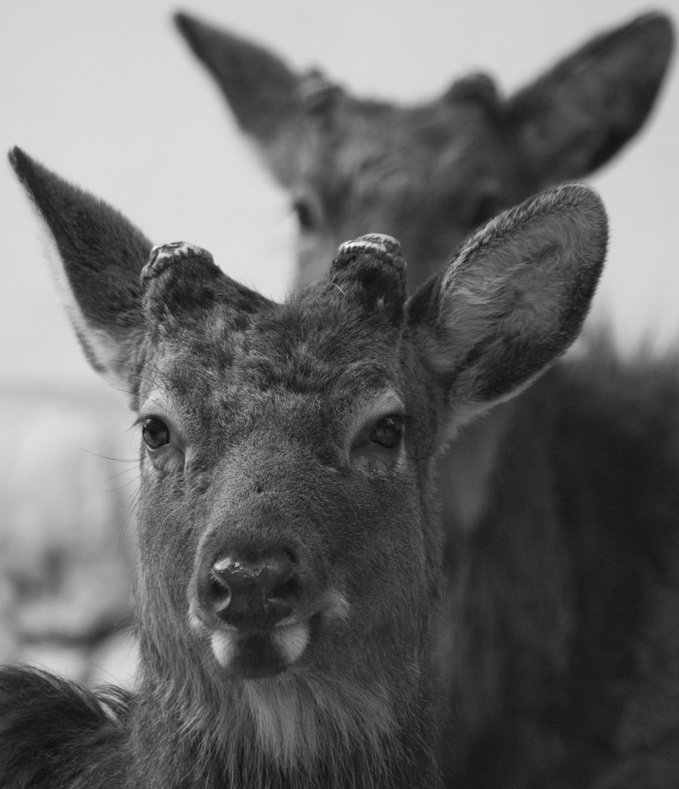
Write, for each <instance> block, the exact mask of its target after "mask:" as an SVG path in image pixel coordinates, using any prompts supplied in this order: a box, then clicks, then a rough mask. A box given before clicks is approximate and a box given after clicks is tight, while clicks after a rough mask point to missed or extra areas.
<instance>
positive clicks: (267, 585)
mask: <svg viewBox="0 0 679 789" xmlns="http://www.w3.org/2000/svg"><path fill="white" fill-rule="evenodd" d="M298 593H299V581H298V579H297V577H296V575H295V567H294V564H293V562H292V559H291V558H290V556H289V555H288V554H287V552H285V551H280V552H275V553H271V554H266V555H259V556H257V557H256V558H249V557H248V558H244V557H242V556H240V555H239V554H237V553H235V552H232V553H229V554H226V555H224V556H222V557H220V558H219V559H218V560H217V561H216V562H214V564H213V565H212V568H211V571H210V574H209V582H208V584H207V595H208V598H209V607H210V608H211V610H212V612H213V613H214V614H216V615H217V616H218V617H219V618H220V619H222V620H223V621H224V622H227V623H228V624H232V625H234V626H236V627H245V628H247V627H253V628H257V627H269V626H272V625H274V624H275V623H276V622H278V621H279V620H281V619H283V618H284V617H286V616H288V615H289V614H290V613H292V610H293V608H294V602H295V599H296V596H297V594H298Z"/></svg>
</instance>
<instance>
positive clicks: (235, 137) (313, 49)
mask: <svg viewBox="0 0 679 789" xmlns="http://www.w3.org/2000/svg"><path fill="white" fill-rule="evenodd" d="M652 9H657V10H664V11H666V12H668V13H669V14H670V15H672V13H673V11H675V10H676V12H677V13H676V16H675V22H676V21H677V20H679V8H678V7H677V6H676V3H675V2H674V0H672V2H669V0H664V1H663V0H659V2H657V3H655V4H654V5H653V6H650V7H649V6H645V5H642V4H640V3H639V2H638V1H637V0H597V1H596V2H592V0H550V2H547V3H545V2H539V1H538V0H504V2H491V1H490V0H344V2H342V3H341V4H338V3H332V4H331V3H325V2H318V0H279V1H278V2H275V3H274V2H271V0H268V1H267V0H234V1H232V2H224V1H223V0H187V1H186V3H185V4H184V5H177V4H176V3H175V2H168V0H145V2H144V3H139V2H136V1H135V0H97V2H96V3H93V2H89V1H88V0H59V2H54V0H2V4H1V5H0V149H2V150H3V151H6V150H8V149H9V148H10V147H11V146H12V145H15V144H18V145H20V146H21V147H22V148H24V149H25V150H26V151H27V152H28V153H29V154H31V155H32V156H34V157H36V158H38V159H40V160H42V161H43V162H44V163H45V164H47V165H48V166H49V167H50V168H51V169H53V170H55V171H57V172H58V173H60V174H62V175H64V176H65V177H67V178H68V179H69V180H72V181H74V182H76V183H78V184H79V185H81V186H83V187H85V188H87V189H88V190H91V191H93V192H94V193H96V194H97V195H98V196H100V197H102V198H104V199H105V200H106V201H107V202H109V203H111V204H113V205H114V206H116V207H118V208H120V209H121V210H122V211H123V212H124V213H125V214H126V215H127V216H128V217H129V218H130V219H132V220H133V221H134V222H135V223H136V224H138V225H139V226H140V227H141V228H142V229H143V230H144V232H145V233H146V234H147V235H148V236H149V237H150V238H151V240H152V241H154V243H160V242H166V241H171V240H176V239H185V240H188V241H192V242H194V243H197V244H199V245H201V246H204V247H206V248H208V249H210V250H211V251H212V252H213V254H214V256H215V259H216V260H217V262H218V263H219V264H220V265H221V266H222V267H223V268H224V269H225V270H226V271H227V272H228V273H229V274H230V275H231V276H233V277H234V278H236V279H239V280H241V281H242V282H244V283H246V284H248V285H250V286H253V287H255V288H257V289H258V290H260V291H262V292H263V293H264V294H265V295H267V296H271V297H274V298H275V297H281V296H282V294H283V293H284V291H285V289H286V287H287V286H288V285H289V283H290V282H291V277H292V270H293V256H294V233H295V222H294V217H293V215H292V211H291V208H290V206H289V201H288V198H287V196H286V195H285V194H284V193H283V192H282V191H281V190H279V189H278V188H277V187H276V186H275V184H274V183H273V181H272V180H271V179H270V177H269V176H268V175H267V174H266V173H265V171H264V168H263V167H261V166H260V164H259V162H258V161H257V158H256V156H255V154H254V152H253V151H252V150H251V149H250V147H249V145H248V143H247V142H246V141H245V139H244V138H243V137H242V136H241V135H240V133H239V132H238V130H237V128H236V126H235V123H234V121H233V119H232V117H231V116H230V114H229V112H228V111H227V108H226V105H225V103H224V102H223V101H222V99H221V96H220V95H219V94H218V92H217V89H216V87H215V86H214V85H213V82H212V81H211V80H210V79H209V78H208V76H207V74H206V73H205V71H204V69H203V68H202V67H201V66H200V65H199V63H198V62H197V61H196V60H195V58H194V57H193V56H192V55H191V54H190V52H189V51H188V48H187V46H186V44H185V43H184V42H183V40H181V39H180V36H179V34H178V33H177V32H176V31H175V28H174V25H173V24H172V20H171V16H172V13H173V12H175V11H177V10H186V11H188V12H190V13H192V14H195V15H197V16H201V17H203V18H205V19H206V20H208V21H211V22H214V23H216V24H218V25H220V26H223V27H225V28H228V29H231V30H234V31H235V32H239V33H241V34H243V35H245V36H246V37H249V38H252V39H254V40H256V41H259V42H261V43H263V44H265V45H269V46H270V47H271V48H272V49H273V50H274V51H275V52H277V53H278V54H280V55H282V56H283V57H285V58H286V59H287V60H288V62H289V63H290V65H292V66H293V67H296V68H299V69H302V68H307V67H310V66H313V65H320V66H322V67H323V69H324V71H325V72H326V73H327V74H328V75H329V76H330V77H332V78H333V79H334V80H335V81H337V82H338V83H340V84H342V85H344V86H346V87H347V88H350V89H351V90H352V91H353V92H354V93H356V94H360V95H364V96H370V95H372V96H375V97H378V98H385V99H393V100H398V101H402V102H415V101H418V100H421V99H425V98H430V97H432V96H435V95H437V94H438V93H440V92H441V91H442V90H443V89H444V88H445V87H446V86H447V85H448V84H449V83H450V81H451V80H452V79H453V78H454V77H460V76H463V75H465V74H466V73H469V72H471V71H478V70H483V71H486V72H488V73H489V74H491V75H492V76H494V77H495V78H496V80H497V82H498V84H499V87H500V89H501V90H502V92H503V93H504V94H508V93H511V92H513V91H514V90H516V89H518V88H519V87H521V86H522V85H523V84H525V83H526V82H528V81H530V80H532V79H533V78H534V77H536V76H537V75H538V74H539V73H541V72H542V71H544V70H545V69H546V68H547V67H548V66H550V65H551V64H552V63H553V62H554V61H555V60H556V59H557V58H560V57H561V56H563V55H566V54H568V53H569V52H571V51H572V50H574V49H575V48H577V47H578V46H580V45H581V44H582V43H584V42H585V41H586V40H587V39H589V38H590V37H592V36H593V35H595V34H597V33H599V32H602V31H604V30H607V29H610V28H612V27H615V26H618V25H620V24H622V23H623V22H626V21H629V19H631V18H632V17H634V16H636V15H638V14H640V13H643V12H644V11H647V10H652ZM678 81H679V80H678V77H677V72H676V68H675V67H674V66H673V67H672V70H671V72H670V75H669V78H668V80H667V81H666V83H665V86H664V89H663V91H662V93H661V96H660V98H659V100H658V102H657V105H656V108H655V110H654V113H653V115H652V117H651V119H650V121H649V122H648V123H647V125H646V126H645V127H644V129H643V131H642V132H641V133H640V134H639V135H638V136H637V137H635V138H634V140H633V142H632V143H631V144H630V145H628V146H627V148H626V149H625V150H624V151H623V152H622V153H621V154H619V155H618V156H617V157H616V158H615V160H614V162H613V164H611V165H610V166H608V167H607V168H606V169H605V170H603V171H602V172H601V173H599V174H597V175H596V177H595V178H593V179H592V183H593V184H594V185H595V186H596V187H597V188H598V189H599V191H600V193H601V195H602V197H603V199H604V202H605V203H606V206H607V209H608V211H609V214H610V219H611V245H610V252H609V257H608V268H607V271H606V273H605V276H604V280H603V284H602V286H601V288H600V292H599V294H598V296H597V299H596V306H595V311H594V312H595V314H594V319H595V320H598V321H602V320H605V321H607V322H609V323H610V324H611V325H612V327H613V330H614V334H615V336H616V337H617V338H618V340H619V343H620V345H621V347H623V348H624V349H631V348H633V347H635V346H637V345H638V344H639V343H640V342H642V341H647V342H649V343H650V344H651V345H652V346H653V347H655V348H665V347H667V346H668V345H670V344H671V343H676V340H677V338H679V309H678V308H677V297H678V296H679V260H678V255H677V242H676V224H677V222H678V221H679V177H678V176H679V145H677V142H676V139H677V128H679V84H678ZM672 129H674V131H672ZM375 229H376V230H379V228H375ZM0 232H1V237H2V240H3V254H2V262H1V263H0V455H2V462H1V463H0V474H2V476H3V482H2V485H1V486H0V488H1V490H0V659H2V658H6V657H8V656H9V657H19V658H21V659H34V660H36V661H37V662H44V663H47V664H49V665H53V666H54V667H56V668H57V669H58V670H63V671H65V672H66V673H69V674H71V675H73V676H79V677H81V678H85V679H87V680H88V681H89V680H90V679H92V675H91V674H86V673H84V670H83V668H82V660H81V658H82V650H81V643H82V638H83V635H82V633H81V629H82V622H80V623H77V622H73V623H71V624H72V630H69V629H68V628H69V626H70V625H69V623H70V619H69V617H70V618H71V619H73V611H74V610H81V611H82V609H83V607H84V608H85V609H86V610H87V611H88V616H89V617H90V619H89V620H88V622H89V625H88V627H89V628H90V629H89V630H88V631H87V633H86V634H85V638H86V639H89V641H88V643H91V645H92V649H93V650H94V649H95V646H96V650H98V651H93V652H91V653H90V654H88V657H87V660H88V666H90V668H91V667H92V666H96V667H98V669H99V670H100V671H99V674H98V675H96V676H95V677H94V678H95V679H99V678H101V676H103V678H104V679H116V680H118V679H121V676H120V672H121V671H122V673H123V674H124V673H125V672H126V671H128V666H129V665H132V664H133V661H134V655H133V651H131V649H132V648H131V647H130V646H129V643H128V642H123V641H122V640H121V638H120V637H119V636H118V635H117V633H116V632H115V631H116V627H115V625H116V624H118V623H119V622H122V623H123V624H125V623H126V621H127V619H126V617H127V614H126V610H127V608H126V606H127V597H128V588H129V579H128V578H127V577H125V576H124V575H122V574H121V573H120V572H119V570H118V569H117V568H118V566H119V563H120V561H121V560H123V562H124V560H125V557H126V556H128V554H129V550H130V546H129V536H130V532H131V531H132V524H133V517H132V511H133V505H134V491H135V479H136V464H135V460H134V458H135V454H136V448H135V439H134V437H133V436H132V435H131V434H130V432H129V431H128V430H127V425H128V424H129V422H131V417H128V415H127V412H126V410H125V404H124V402H123V399H122V398H121V397H118V396H116V393H112V392H109V391H108V390H107V388H106V386H105V384H104V383H102V382H101V381H99V380H98V378H97V376H96V375H95V374H94V373H93V372H91V371H90V370H89V368H88V366H87V364H86V363H85V361H84V360H83V358H82V357H81V355H80V350H79V348H78V346H77V343H76V342H74V340H73V337H72V335H71V330H70V327H69V326H68V324H67V321H66V318H65V316H64V314H63V313H62V308H61V306H60V305H59V303H58V299H57V293H56V289H55V287H54V285H53V283H52V281H51V280H50V276H49V271H48V268H47V266H46V264H45V262H44V259H43V249H42V243H41V238H40V231H39V226H38V223H37V221H36V219H35V217H34V216H33V214H32V211H31V209H30V207H29V205H28V203H27V200H26V199H25V197H24V195H23V192H22V190H21V189H20V187H19V186H18V184H17V182H16V180H15V178H14V176H13V174H12V172H11V169H10V167H9V164H7V163H6V162H5V164H2V165H0ZM27 439H29V440H27ZM19 447H20V450H19ZM55 469H61V470H62V471H63V475H59V474H57V473H55ZM93 487H94V489H95V490H96V491H97V493H98V494H99V501H100V502H104V503H103V504H102V505H101V506H99V507H97V508H95V510H94V511H92V512H89V511H86V510H84V509H83V507H85V502H86V501H88V493H87V491H88V490H92V488H93ZM29 505H30V506H29ZM88 506H89V505H88ZM45 512H49V514H50V518H49V522H48V521H46V519H45ZM112 518H113V519H114V520H115V521H116V522H117V523H120V524H121V525H120V526H119V528H116V530H115V534H114V535H113V536H112V535H111V534H110V528H109V529H108V530H107V523H108V524H110V521H111V519H112ZM74 523H78V524H85V525H84V526H83V527H82V528H83V529H85V531H84V532H81V531H79V530H78V529H77V528H76V529H75V531H73V528H72V527H73V524H74ZM69 528H70V529H71V532H70V536H69V539H70V540H71V541H72V543H73V546H75V547H78V548H79V549H81V554H80V555H79V557H78V559H77V562H76V564H77V568H76V570H74V573H75V575H76V576H78V572H80V571H82V572H80V576H78V577H80V579H81V583H80V584H77V583H75V582H74V586H73V588H72V589H69V590H68V593H67V594H66V596H65V597H64V595H63V590H62V589H60V590H59V591H58V592H57V587H58V585H59V582H58V580H57V579H58V578H59V577H61V575H63V568H64V563H67V562H68V561H69V559H68V558H65V557H66V554H64V552H63V551H62V547H63V546H62V544H61V543H60V539H61V538H60V537H59V534H60V529H66V530H68V529H69ZM17 535H20V539H17ZM52 542H53V543H54V546H53V548H50V546H51V545H52ZM85 543H87V550H84V549H83V545H84V544H85ZM37 544H39V545H40V551H36V548H35V546H36V545H37ZM46 546H47V548H48V549H49V550H46ZM83 551H84V552H83ZM45 556H47V558H45ZM22 568H23V569H22ZM26 568H28V569H26ZM85 570H87V572H85ZM71 575H73V573H71ZM50 584H52V586H50ZM95 587H96V588H95ZM46 589H47V590H50V589H52V592H51V593H50V594H46V593H45V590H46ZM17 590H19V591H17ZM18 594H21V596H22V598H21V599H22V600H25V599H29V600H30V601H32V602H31V605H28V606H27V607H26V606H24V607H23V608H22V609H21V610H18V607H17V606H18V603H17V595H18ZM107 596H108V598H109V602H110V599H114V600H116V601H117V603H116V605H114V606H113V607H112V609H111V610H112V613H111V611H109V613H108V614H107V616H108V620H107V621H106V622H105V623H104V624H103V625H102V623H101V613H102V612H101V610H100V607H98V602H100V601H101V600H102V599H103V598H106V597H107ZM88 606H89V608H88ZM78 607H80V609H78ZM109 608H111V607H110V605H109ZM3 617H4V623H5V624H4V625H3ZM116 617H119V618H118V619H116ZM81 620H82V617H81ZM90 620H91V621H90ZM109 628H110V630H111V633H112V636H111V639H112V640H111V641H110V643H109V644H108V646H107V647H106V648H105V649H103V650H102V649H101V648H100V646H99V644H100V642H101V636H102V632H103V635H106V633H107V632H108V629H109ZM18 631H21V632H28V633H29V634H32V635H30V637H29V638H28V640H27V643H28V646H26V645H25V644H23V642H22V643H21V644H19V643H17V641H16V638H15V637H14V636H13V635H12V634H13V633H15V632H18ZM57 631H58V632H57ZM65 632H66V635H64V633H65ZM50 633H51V635H50ZM46 634H47V635H46ZM69 634H70V635H69ZM48 636H49V637H48ZM106 650H108V651H106ZM126 661H127V662H126ZM121 666H122V667H123V668H122V669H121V668H120V667H121ZM122 678H123V680H124V676H123V677H122Z"/></svg>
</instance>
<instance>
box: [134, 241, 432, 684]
mask: <svg viewBox="0 0 679 789" xmlns="http://www.w3.org/2000/svg"><path fill="white" fill-rule="evenodd" d="M187 249H188V251H187ZM351 249H352V248H350V250H349V251H348V252H347V253H346V254H345V255H343V256H340V257H339V258H338V259H337V260H336V262H335V264H334V269H333V272H334V273H333V275H332V278H331V281H330V282H326V283H324V284H323V286H320V287H317V288H311V289H307V290H303V291H301V292H300V293H299V294H298V295H297V296H296V297H294V298H293V299H291V300H290V301H289V302H288V303H287V304H285V305H274V304H272V303H270V302H267V301H265V300H264V299H262V298H261V297H260V296H258V295H256V294H253V293H251V292H248V291H247V290H246V289H244V288H241V287H240V286H237V285H236V284H235V283H232V282H231V281H230V280H228V279H227V278H226V277H224V275H222V274H221V272H220V271H219V270H218V269H216V267H215V266H214V264H212V263H211V262H210V261H209V260H208V259H206V258H205V255H204V253H202V251H195V250H193V248H187V247H184V246H182V247H179V248H178V247H174V248H173V247H170V248H160V250H157V251H156V253H154V255H153V256H152V262H151V263H150V264H149V265H147V267H146V269H145V272H146V273H145V275H144V276H145V277H146V280H147V282H148V285H147V291H146V293H145V296H144V312H145V316H146V323H147V325H148V327H149V338H150V343H151V348H152V351H151V353H149V354H148V360H149V362H148V364H147V365H146V366H145V369H144V372H143V374H142V385H141V391H140V414H139V419H138V422H139V424H140V425H141V429H142V437H143V447H142V449H143V453H142V492H141V497H140V513H139V522H140V550H141V566H142V568H143V570H142V583H141V587H140V589H141V590H142V592H143V594H144V595H145V596H146V595H148V597H149V601H148V602H147V603H145V604H144V605H143V606H142V610H147V611H149V618H150V619H152V620H153V622H157V621H158V619H159V618H160V619H161V620H164V621H166V622H168V623H170V624H171V632H168V633H167V634H165V635H164V636H163V640H164V641H168V640H173V639H174V638H176V633H177V632H183V631H184V630H185V629H186V628H187V627H188V630H189V631H190V633H191V638H192V639H194V642H195V648H196V649H197V650H198V651H199V652H200V654H201V659H202V660H203V661H204V663H205V665H207V666H212V667H213V673H214V674H215V676H216V677H219V676H220V675H221V674H224V675H225V676H227V677H229V679H231V678H233V677H242V678H247V679H252V678H259V677H263V676H269V675H274V674H277V673H280V672H282V671H296V670H302V671H303V670H305V667H306V668H307V669H308V666H309V665H312V666H314V669H315V670H319V669H321V667H323V666H325V667H326V669H327V670H330V669H331V667H332V666H333V664H334V662H335V656H336V655H337V653H338V651H339V650H341V651H342V652H347V653H348V655H351V654H354V655H356V657H355V660H357V661H359V662H360V663H362V662H363V661H364V660H365V653H366V649H367V650H368V652H370V649H369V648H368V647H366V644H367V643H368V642H370V641H372V642H373V643H378V644H379V648H380V649H381V650H382V649H384V650H386V652H387V653H389V654H395V653H396V652H398V653H399V654H402V653H403V649H404V647H405V649H406V652H409V651H411V650H412V651H413V652H417V651H418V650H419V649H420V648H421V645H422V642H423V639H424V632H425V630H426V627H425V623H426V622H427V621H428V618H429V615H430V614H429V613H428V612H430V611H431V609H432V608H433V607H434V605H435V598H436V595H437V593H436V588H437V580H436V579H437V572H436V569H435V568H436V566H437V559H436V556H437V553H438V546H439V537H438V534H437V531H436V530H432V529H431V527H429V524H430V521H431V518H430V517H429V513H428V510H427V509H426V508H425V509H424V510H423V508H422V497H421V495H419V493H418V491H419V490H420V489H421V485H422V481H423V480H424V479H426V478H427V477H428V465H429V463H430V461H431V457H432V452H433V436H434V434H435V424H436V418H435V412H434V410H433V409H432V408H431V407H430V406H429V405H428V398H427V393H426V387H425V384H424V380H425V376H424V374H423V372H422V371H421V370H420V371H418V362H417V359H416V358H415V357H414V356H413V353H412V349H411V348H410V347H409V345H408V343H407V342H404V338H403V334H404V331H405V330H406V329H405V288H404V268H405V266H404V264H403V261H402V260H401V259H400V257H399V256H398V255H392V254H390V253H387V252H386V251H385V250H384V249H382V248H381V246H375V247H374V248H373V247H370V246H368V247H365V248H364V247H358V248H357V249H358V251H351ZM361 250H363V251H361ZM385 260H386V262H385ZM413 379H414V380H415V381H416V382H417V383H416V384H415V385H413V384H412V381H413ZM404 555H407V556H408V557H409V559H408V561H407V562H405V563H404V561H403V556H404ZM191 557H193V558H191ZM170 568H171V571H168V570H169V569H170ZM423 571H424V572H423ZM403 588H406V589H408V590H410V592H409V594H408V595H407V596H404V595H403V594H402V589H403ZM161 590H164V591H161ZM161 609H166V610H165V611H164V614H163V616H160V617H159V610H161ZM153 622H150V624H149V626H150V627H160V625H158V624H153ZM376 632H378V633H379V637H378V638H377V640H375V635H376ZM395 642H399V643H401V647H399V648H398V649H395ZM349 644H353V645H354V646H355V652H354V650H352V649H348V645H349ZM361 644H363V646H361ZM352 660H354V658H351V657H349V658H348V661H347V662H348V663H351V662H352ZM387 662H388V661H387ZM415 679H416V678H415Z"/></svg>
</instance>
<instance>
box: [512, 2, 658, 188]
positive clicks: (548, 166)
mask: <svg viewBox="0 0 679 789" xmlns="http://www.w3.org/2000/svg"><path fill="white" fill-rule="evenodd" d="M672 47H673V32H672V26H671V23H670V21H669V19H668V18H667V17H666V16H663V15H661V14H647V15H644V16H641V17H639V18H638V19H635V20H634V21H633V22H631V23H630V24H628V25H625V26H624V27H620V28H618V29H616V30H613V31H612V32H610V33H607V34H604V35H601V36H598V37H597V38H595V39H593V40H592V41H590V42H589V43H588V44H586V45H585V46H584V47H582V48H581V49H579V50H578V51H577V52H575V53H574V54H572V55H571V56H570V57H567V58H566V59H564V60H562V61H561V62H559V63H557V65H556V66H555V67H554V68H552V69H551V70H550V71H549V72H547V73H546V74H544V75H543V76H542V77H541V78H540V79H538V80H537V81H536V82H534V83H533V84H531V85H529V86H527V87H526V88H524V89H523V90H521V91H520V92H519V93H517V94H516V95H515V96H514V97H513V98H511V99H510V100H509V102H508V105H507V112H508V117H509V119H510V123H511V125H512V126H513V127H514V128H515V130H516V134H517V137H518V139H519V142H520V145H521V148H522V150H523V152H524V156H525V161H526V163H527V165H528V167H529V168H530V170H531V171H532V172H533V173H534V174H535V177H536V182H537V183H538V184H539V185H542V186H547V185H548V184H553V183H561V182H563V181H568V180H572V179H575V178H581V177H583V176H585V175H587V174H588V173H590V172H592V171H593V170H596V169H597V168H598V167H600V166H601V165H602V164H604V163H605V162H607V161H608V160H609V159H610V158H611V157H612V156H614V155H615V154H616V153H617V152H618V150H619V149H620V148H621V147H622V146H623V145H624V144H625V143H626V142H627V141H628V140H629V139H630V138H631V137H633V136H634V135H635V134H636V132H637V131H638V130H639V129H640V127H641V126H642V125H643V123H644V121H645V120H646V118H647V116H648V114H649V112H650V110H651V108H652V106H653V103H654V101H655V98H656V96H657V94H658V90H659V88H660V85H661V83H662V80H663V77H664V76H665V73H666V71H667V67H668V64H669V60H670V55H671V53H672Z"/></svg>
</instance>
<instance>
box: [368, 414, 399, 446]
mask: <svg viewBox="0 0 679 789" xmlns="http://www.w3.org/2000/svg"><path fill="white" fill-rule="evenodd" d="M402 438H403V417H402V416H399V415H397V414H394V415H392V416H385V417H383V418H382V419H380V421H379V422H377V424H376V425H375V426H374V427H373V428H372V430H371V431H370V440H371V441H372V442H373V443H374V444H379V445H380V446H381V447H384V448H385V449H396V447H397V446H398V445H399V444H400V443H401V439H402Z"/></svg>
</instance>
